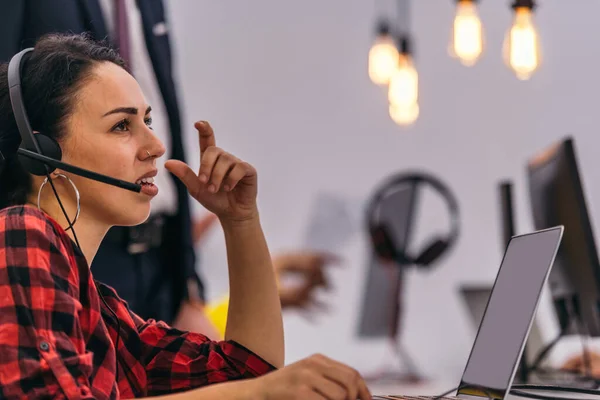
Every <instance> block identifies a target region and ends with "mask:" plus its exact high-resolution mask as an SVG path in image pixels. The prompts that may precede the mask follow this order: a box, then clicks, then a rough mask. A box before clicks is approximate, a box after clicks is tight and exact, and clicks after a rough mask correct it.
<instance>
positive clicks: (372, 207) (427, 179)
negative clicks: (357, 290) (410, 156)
mask: <svg viewBox="0 0 600 400" xmlns="http://www.w3.org/2000/svg"><path fill="white" fill-rule="evenodd" d="M421 184H423V185H428V186H431V187H432V188H433V189H434V190H435V191H436V192H437V193H439V194H440V195H441V196H442V198H443V199H444V200H445V202H446V204H447V206H448V210H449V213H450V223H451V226H450V232H449V233H448V234H447V235H446V236H435V237H434V238H433V239H431V241H429V242H428V244H427V245H426V246H425V247H423V249H422V250H420V251H418V252H417V253H416V254H409V253H408V251H407V250H406V249H401V248H398V247H397V246H396V243H395V241H394V240H393V234H392V232H391V230H390V228H389V226H388V225H386V222H385V221H382V220H380V219H379V218H378V211H379V209H380V206H381V204H382V202H383V200H384V199H385V198H386V196H388V195H389V194H390V193H391V192H393V191H394V189H397V188H398V187H400V186H403V185H412V186H414V187H417V186H419V185H421ZM459 225H460V223H459V208H458V201H457V200H456V197H455V196H454V194H452V192H451V191H450V189H449V188H448V187H447V186H446V185H445V184H443V183H442V182H441V181H440V180H439V179H437V178H435V177H434V176H432V175H429V174H426V173H423V172H411V173H402V174H398V175H393V176H392V177H390V178H388V179H387V180H386V181H385V182H384V183H383V184H382V185H381V186H380V187H379V188H378V189H377V190H376V191H375V194H374V195H373V197H372V198H371V200H370V202H369V204H368V206H367V229H368V232H369V237H370V240H371V244H372V247H373V250H374V251H375V253H376V255H377V256H378V257H379V258H381V259H383V260H385V261H391V262H394V263H396V264H399V265H401V266H410V265H415V266H417V267H421V268H427V267H430V266H431V265H432V264H434V263H435V262H436V261H437V260H439V259H440V257H441V256H442V255H443V254H444V253H446V252H447V251H448V250H450V248H451V247H452V246H453V245H454V244H455V243H456V241H457V239H458V236H459Z"/></svg>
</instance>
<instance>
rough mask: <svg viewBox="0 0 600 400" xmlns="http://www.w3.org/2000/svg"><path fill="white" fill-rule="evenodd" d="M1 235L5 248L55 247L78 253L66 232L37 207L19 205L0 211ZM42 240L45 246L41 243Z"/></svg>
mask: <svg viewBox="0 0 600 400" xmlns="http://www.w3.org/2000/svg"><path fill="white" fill-rule="evenodd" d="M0 235H3V236H4V241H3V245H4V247H42V248H44V247H47V245H50V246H55V247H56V248H57V249H58V250H59V251H67V252H69V253H72V252H73V251H75V252H77V251H76V250H75V249H74V246H72V243H71V238H70V237H69V235H67V233H66V232H65V230H64V229H63V228H62V227H61V226H60V225H59V224H58V223H57V222H56V221H55V220H54V219H52V218H51V217H50V216H48V214H46V213H44V212H43V211H41V210H38V209H37V208H36V207H33V206H29V205H18V206H11V207H7V208H3V209H1V210H0ZM41 240H43V241H44V242H46V243H45V244H43V243H39V242H40V241H41Z"/></svg>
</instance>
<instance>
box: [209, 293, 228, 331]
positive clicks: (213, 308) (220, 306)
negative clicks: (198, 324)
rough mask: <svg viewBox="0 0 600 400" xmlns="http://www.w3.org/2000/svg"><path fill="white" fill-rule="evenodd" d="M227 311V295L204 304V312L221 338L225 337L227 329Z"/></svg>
mask: <svg viewBox="0 0 600 400" xmlns="http://www.w3.org/2000/svg"><path fill="white" fill-rule="evenodd" d="M228 310H229V295H226V296H223V297H222V298H220V299H219V300H216V301H212V302H210V303H208V304H206V306H205V308H204V311H205V312H206V315H207V317H208V319H209V320H210V322H212V324H213V325H214V326H215V328H216V329H217V331H218V332H219V333H220V334H221V337H225V328H226V327H227V311H228Z"/></svg>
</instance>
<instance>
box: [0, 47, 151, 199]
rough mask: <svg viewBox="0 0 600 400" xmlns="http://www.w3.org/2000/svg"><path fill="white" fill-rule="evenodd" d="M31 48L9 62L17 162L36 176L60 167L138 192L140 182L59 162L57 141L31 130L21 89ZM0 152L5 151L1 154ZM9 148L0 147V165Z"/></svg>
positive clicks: (5, 157)
mask: <svg viewBox="0 0 600 400" xmlns="http://www.w3.org/2000/svg"><path fill="white" fill-rule="evenodd" d="M31 51H33V48H28V49H25V50H22V51H21V52H19V53H17V54H16V55H14V56H13V57H12V58H11V60H10V62H9V64H8V86H9V96H10V102H11V105H12V110H13V113H14V116H15V121H16V123H17V128H18V130H19V133H20V135H21V144H20V145H19V149H18V150H17V153H18V154H19V156H20V157H19V162H20V163H21V165H22V166H23V168H25V170H26V171H28V172H29V173H31V174H33V175H38V176H43V175H48V174H50V173H51V172H52V171H54V170H55V169H56V168H60V169H63V170H65V171H67V172H70V173H72V174H75V175H79V176H82V177H84V178H88V179H92V180H95V181H98V182H103V183H106V184H109V185H112V186H117V187H120V188H122V189H127V190H131V191H133V192H138V193H139V192H140V191H141V190H142V186H141V185H138V184H135V183H131V182H126V181H122V180H120V179H116V178H112V177H110V176H106V175H102V174H99V173H97V172H92V171H89V170H86V169H83V168H79V167H76V166H74V165H70V164H66V163H64V162H61V159H62V150H61V148H60V146H59V144H58V143H57V142H56V140H54V139H52V138H51V137H50V136H46V135H44V134H43V133H36V134H34V133H33V130H32V129H31V125H30V123H29V118H28V117H27V111H26V110H25V103H24V102H23V93H22V90H21V71H22V69H23V64H24V60H25V59H26V58H25V56H26V55H28V53H30V52H31ZM3 151H4V152H6V153H3ZM8 151H9V150H7V149H2V148H0V168H1V167H2V165H3V164H4V162H6V160H8V159H9V158H11V157H12V156H14V154H10V153H8Z"/></svg>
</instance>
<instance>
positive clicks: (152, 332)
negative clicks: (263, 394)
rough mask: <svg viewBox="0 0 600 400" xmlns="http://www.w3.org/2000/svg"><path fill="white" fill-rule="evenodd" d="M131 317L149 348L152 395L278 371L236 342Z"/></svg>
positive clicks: (133, 315)
mask: <svg viewBox="0 0 600 400" xmlns="http://www.w3.org/2000/svg"><path fill="white" fill-rule="evenodd" d="M131 314H132V318H133V319H134V321H135V324H136V326H137V329H138V332H139V334H140V337H141V340H142V343H143V344H144V346H145V350H144V351H143V357H144V359H145V364H146V375H147V378H148V394H149V395H151V396H152V395H153V396H156V395H159V394H164V393H173V392H177V391H180V390H189V389H191V388H197V387H201V386H207V385H211V384H214V383H220V382H226V381H232V380H238V379H246V378H254V377H257V376H261V375H264V374H266V373H268V372H271V371H274V370H275V369H276V368H275V367H274V366H273V365H271V364H269V363H268V362H267V361H265V360H264V359H262V358H261V357H260V356H258V355H257V354H255V353H253V352H252V351H250V350H249V349H247V348H246V347H244V346H242V345H241V344H239V343H237V342H235V341H220V342H216V341H211V340H210V339H209V338H207V337H206V336H204V335H201V334H198V333H191V332H183V331H180V330H177V329H174V328H171V327H170V326H168V325H167V324H165V323H164V322H156V321H154V320H147V321H144V320H142V319H141V318H140V317H139V316H137V315H135V314H134V313H131Z"/></svg>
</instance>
